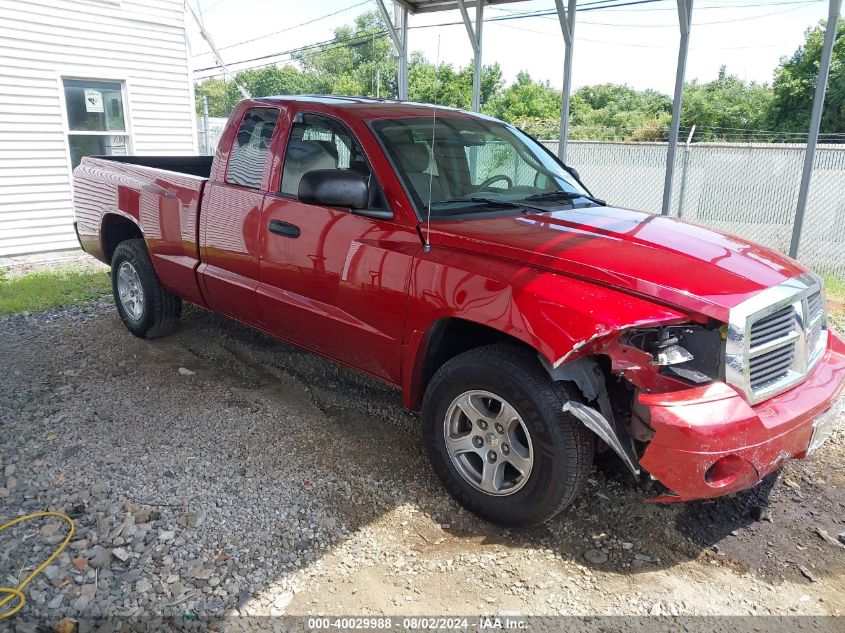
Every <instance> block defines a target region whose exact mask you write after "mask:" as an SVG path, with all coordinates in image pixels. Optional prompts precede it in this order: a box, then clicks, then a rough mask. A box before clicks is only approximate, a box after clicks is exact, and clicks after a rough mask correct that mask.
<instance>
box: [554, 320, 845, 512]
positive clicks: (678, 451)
mask: <svg viewBox="0 0 845 633" xmlns="http://www.w3.org/2000/svg"><path fill="white" fill-rule="evenodd" d="M726 338H727V328H726V326H725V325H723V324H720V323H718V322H715V321H710V322H708V323H704V324H692V323H690V324H673V325H666V326H658V327H645V328H643V327H638V328H630V329H627V330H624V331H622V332H621V333H620V332H615V333H613V334H611V335H608V336H605V337H602V338H596V339H594V340H592V341H590V342H589V344H587V345H584V346H582V347H581V348H580V349H579V354H578V356H579V357H578V358H577V359H575V360H570V361H569V362H565V363H563V364H559V365H558V366H557V367H552V366H551V365H548V364H546V369H547V371H548V372H549V374H550V375H551V377H552V378H553V379H554V380H556V381H569V382H572V383H575V385H576V386H577V387H578V388H579V390H580V391H581V393H582V394H583V396H584V402H567V403H566V404H565V405H564V410H565V411H566V412H568V413H569V414H571V415H573V416H575V417H576V418H578V419H579V420H580V421H581V422H582V423H583V424H584V425H585V426H586V427H587V428H589V429H590V430H591V431H593V432H594V433H595V434H596V436H597V437H598V438H599V439H600V440H601V441H602V442H603V446H604V450H612V451H613V452H614V453H616V455H618V456H619V458H620V459H621V460H622V462H623V463H624V464H625V466H626V468H627V469H628V470H629V471H630V472H631V474H632V475H633V476H634V477H635V478H636V479H637V481H638V482H639V483H640V484H642V486H643V488H644V490H646V491H647V493H648V494H649V499H648V500H649V501H684V500H691V499H701V498H708V497H715V496H720V495H724V494H728V493H730V492H735V491H738V490H741V489H744V488H748V487H750V486H753V485H754V484H756V483H757V482H759V481H760V480H761V479H762V478H763V477H764V476H765V475H766V474H768V473H770V472H772V471H773V470H775V469H776V468H778V467H779V466H780V465H781V464H782V463H783V462H785V461H786V460H788V459H792V458H796V457H803V456H804V455H806V453H807V447H808V445H809V444H810V440H811V435H812V432H813V425H812V419H813V418H814V417H817V416H818V414H819V413H820V412H821V411H823V410H824V408H825V407H829V406H830V404H831V402H832V401H833V400H834V399H835V396H836V394H828V396H829V397H828V398H822V399H820V400H819V399H816V401H814V402H809V403H808V406H806V407H802V413H801V415H798V416H790V415H789V413H790V408H791V407H787V408H776V410H774V411H772V410H765V409H764V410H756V409H755V407H753V406H752V405H750V404H749V403H748V402H747V401H746V400H745V399H744V398H743V397H742V395H741V394H740V393H738V392H737V390H736V389H734V388H733V387H732V386H730V385H728V384H727V383H726V382H725V370H724V368H725V349H726ZM837 344H838V345H839V346H842V343H841V341H840V342H838V343H837ZM837 359H838V360H837ZM829 360H834V361H836V362H833V364H831V362H827V363H823V364H820V366H819V368H818V370H819V371H820V372H821V374H822V375H819V376H811V378H813V379H816V380H826V379H830V378H831V375H830V374H831V372H833V373H834V374H835V373H836V372H839V371H841V372H845V357H842V356H838V357H836V358H831V359H829ZM837 363H841V367H840V366H839V364H837ZM840 382H841V380H840ZM781 398H782V399H783V400H784V402H785V403H786V402H788V403H789V404H790V405H792V404H793V403H794V402H797V401H798V399H799V398H800V394H785V395H784V396H782V397H781Z"/></svg>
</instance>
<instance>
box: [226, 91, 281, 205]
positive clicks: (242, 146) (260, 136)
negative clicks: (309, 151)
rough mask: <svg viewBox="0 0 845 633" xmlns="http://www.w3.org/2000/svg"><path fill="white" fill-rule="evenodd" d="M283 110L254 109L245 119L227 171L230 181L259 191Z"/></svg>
mask: <svg viewBox="0 0 845 633" xmlns="http://www.w3.org/2000/svg"><path fill="white" fill-rule="evenodd" d="M278 119H279V111H278V110H277V109H275V108H252V109H251V110H248V111H247V113H246V116H244V119H243V121H242V122H241V125H240V127H239V128H238V134H237V136H236V137H235V142H234V143H233V144H232V151H231V153H230V154H229V164H228V166H227V168H226V182H227V183H229V184H231V185H241V186H243V187H251V188H253V189H259V188H260V187H261V176H262V175H263V174H264V165H265V164H266V163H267V154H268V153H269V151H270V141H271V140H272V138H273V131H274V130H275V129H276V121H278Z"/></svg>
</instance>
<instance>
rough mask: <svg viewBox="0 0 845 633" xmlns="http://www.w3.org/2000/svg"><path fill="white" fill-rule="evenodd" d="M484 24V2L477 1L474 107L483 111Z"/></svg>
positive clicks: (473, 74)
mask: <svg viewBox="0 0 845 633" xmlns="http://www.w3.org/2000/svg"><path fill="white" fill-rule="evenodd" d="M483 24H484V2H482V1H481V0H476V1H475V41H476V42H477V46H476V47H475V59H474V64H473V69H472V109H473V111H474V112H481V50H482V49H481V28H482V26H483Z"/></svg>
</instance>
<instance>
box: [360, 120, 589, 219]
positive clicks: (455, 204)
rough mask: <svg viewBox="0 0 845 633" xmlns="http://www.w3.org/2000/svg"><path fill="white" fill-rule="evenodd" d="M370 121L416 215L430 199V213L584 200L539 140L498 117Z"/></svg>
mask: <svg viewBox="0 0 845 633" xmlns="http://www.w3.org/2000/svg"><path fill="white" fill-rule="evenodd" d="M432 127H433V128H434V132H433V133H432ZM372 128H373V130H374V131H375V133H376V135H377V136H378V137H379V139H380V140H381V142H382V144H383V146H384V147H385V149H386V150H387V152H388V154H389V155H390V157H391V158H392V159H393V163H394V166H395V167H396V169H397V171H398V172H399V177H400V178H401V179H402V180H403V181H404V183H405V186H406V188H407V190H408V192H409V193H410V194H411V197H412V198H413V202H414V204H415V206H416V207H417V210H418V211H419V212H420V213H421V214H422V215H424V214H425V213H426V212H427V209H428V205H429V200H430V201H431V216H432V218H436V217H438V216H439V217H445V216H454V215H458V214H464V213H477V212H482V211H490V210H497V211H501V210H502V209H510V208H513V209H518V208H526V209H534V210H537V205H538V204H555V199H557V200H558V201H557V205H558V206H560V204H574V202H573V199H574V200H578V201H579V202H586V203H588V204H590V202H589V200H588V199H585V200H581V198H580V196H581V195H584V196H587V195H588V193H587V191H585V190H584V188H583V187H581V186H580V185H579V184H578V183H577V182H576V180H575V178H573V177H572V175H571V174H569V172H567V171H566V170H565V169H564V168H563V167H561V165H560V164H559V163H558V162H557V161H556V160H555V159H554V158H553V157H552V156H551V155H549V153H548V152H547V151H546V150H545V149H544V148H543V147H541V146H540V145H539V144H538V143H537V142H536V141H534V140H533V139H532V138H530V137H529V136H526V135H525V134H523V133H522V132H520V131H519V130H517V129H515V128H513V127H510V126H508V125H505V124H504V123H500V122H498V121H486V120H481V119H474V118H468V117H467V118H463V117H461V118H459V117H455V116H448V115H446V116H442V117H438V118H437V120H436V122H434V121H432V119H431V118H429V117H413V118H401V119H381V120H378V121H374V122H373V123H372ZM543 194H559V196H556V195H551V196H548V198H544V197H543ZM538 196H539V200H540V201H541V202H538V198H537V197H538ZM526 201H530V202H526ZM561 201H563V202H561ZM522 202H525V204H524V205H523V204H521V203H522ZM539 210H546V209H542V208H541V209H539Z"/></svg>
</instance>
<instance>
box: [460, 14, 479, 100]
mask: <svg viewBox="0 0 845 633" xmlns="http://www.w3.org/2000/svg"><path fill="white" fill-rule="evenodd" d="M458 8H459V9H460V10H461V18H463V21H464V26H465V27H466V30H467V35H469V42H470V44H472V52H473V64H472V109H473V111H475V112H479V111H480V110H481V28H482V25H483V24H484V0H476V3H475V30H473V28H472V23H471V22H470V21H469V13H467V8H466V4H465V0H458Z"/></svg>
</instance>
